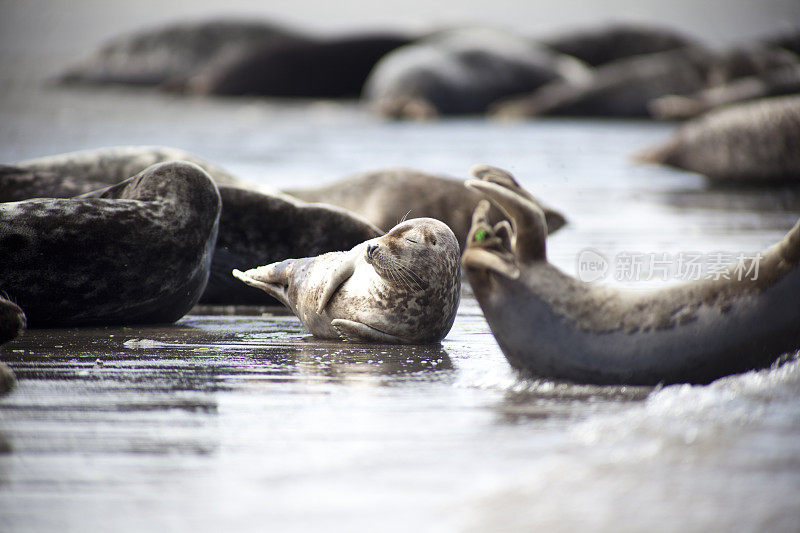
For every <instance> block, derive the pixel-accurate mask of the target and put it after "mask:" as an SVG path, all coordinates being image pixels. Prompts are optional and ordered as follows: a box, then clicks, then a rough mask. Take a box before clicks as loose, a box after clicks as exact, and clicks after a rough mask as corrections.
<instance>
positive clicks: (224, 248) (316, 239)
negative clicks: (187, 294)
mask: <svg viewBox="0 0 800 533" xmlns="http://www.w3.org/2000/svg"><path fill="white" fill-rule="evenodd" d="M176 158H177V159H180V158H185V159H186V160H189V161H192V162H194V163H197V164H198V165H199V166H201V167H203V168H204V169H206V170H207V171H208V172H209V174H210V175H211V176H212V178H214V180H215V181H216V182H217V183H220V184H221V185H220V186H219V193H220V197H221V198H222V214H221V215H220V222H219V233H218V237H217V244H216V247H215V249H214V255H213V260H212V263H211V274H210V278H209V282H208V285H207V286H206V290H205V292H203V296H202V297H201V298H200V303H204V304H214V305H217V304H218V305H240V304H253V305H276V304H277V302H276V301H275V300H274V299H273V298H271V297H270V296H269V295H267V294H266V293H264V292H263V291H260V290H257V289H254V288H252V287H249V286H247V285H243V284H242V283H239V282H238V281H236V280H235V279H233V278H232V277H231V275H230V272H231V269H233V268H235V267H240V268H250V267H256V266H259V265H264V264H268V263H274V262H276V261H281V260H283V259H287V258H289V257H308V256H313V255H319V254H322V253H325V252H331V251H339V250H349V249H350V248H352V247H353V246H355V245H356V244H358V243H361V242H363V241H365V240H367V239H371V238H374V237H377V236H379V235H381V231H379V230H378V229H377V228H376V227H375V226H373V225H372V224H370V223H369V222H367V221H366V220H364V219H363V218H361V217H359V216H358V215H356V214H354V213H350V212H348V211H346V210H345V209H341V208H339V207H336V206H333V205H323V204H308V203H306V202H303V201H300V200H297V199H295V198H292V197H290V196H287V195H283V194H280V193H271V194H264V193H262V191H265V190H267V189H266V188H265V187H261V186H256V185H254V186H253V187H254V188H257V189H258V190H250V188H249V187H248V188H242V187H247V186H249V184H248V183H247V182H244V181H242V180H240V179H238V178H236V177H235V176H232V175H230V174H229V173H228V172H226V171H224V170H223V169H221V168H219V167H217V166H216V165H214V164H212V163H209V162H208V161H205V160H203V159H200V158H199V157H197V156H195V155H193V154H189V153H188V152H184V151H183V150H177V149H174V148H165V147H148V146H124V147H111V148H100V149H95V150H84V151H80V152H72V153H67V154H59V155H54V156H47V157H42V158H38V159H32V160H29V161H24V162H21V163H17V165H21V166H0V202H4V201H5V202H10V201H20V200H27V199H30V198H69V197H72V196H77V195H80V194H84V193H86V192H89V191H93V190H96V189H99V188H102V187H105V186H106V185H108V184H112V183H117V182H119V181H122V180H123V179H125V178H127V177H128V176H129V175H133V174H136V173H138V172H139V171H141V170H143V169H145V168H147V167H148V166H150V165H151V164H152V163H153V162H159V161H162V160H166V161H170V160H174V159H176ZM129 173H130V174H129ZM222 184H231V185H234V186H227V185H222ZM462 188H463V187H462Z"/></svg>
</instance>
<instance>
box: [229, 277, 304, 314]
mask: <svg viewBox="0 0 800 533" xmlns="http://www.w3.org/2000/svg"><path fill="white" fill-rule="evenodd" d="M263 268H266V267H259V268H253V269H251V270H248V271H247V272H242V271H241V270H237V269H234V270H233V272H231V273H232V274H233V276H234V277H235V278H237V279H239V280H241V281H243V282H245V283H247V284H248V285H250V286H251V287H256V288H257V289H261V290H262V291H264V292H266V293H267V294H269V295H270V296H272V297H273V298H275V299H276V300H278V301H279V302H281V303H282V304H283V305H285V306H287V307H291V306H290V305H289V298H288V294H287V287H286V286H285V285H281V284H279V283H270V282H268V281H261V280H259V279H256V276H257V275H258V270H260V269H263Z"/></svg>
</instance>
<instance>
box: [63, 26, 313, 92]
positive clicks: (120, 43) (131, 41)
mask: <svg viewBox="0 0 800 533" xmlns="http://www.w3.org/2000/svg"><path fill="white" fill-rule="evenodd" d="M298 39H303V37H302V36H300V35H299V34H297V33H295V32H293V31H291V30H289V29H286V28H283V27H280V26H277V25H275V24H271V23H268V22H260V21H257V22H251V21H236V20H211V21H205V22H200V23H194V22H192V23H179V24H168V25H165V26H159V27H157V28H153V29H147V30H144V31H140V32H135V33H132V34H129V35H123V36H121V37H118V38H116V39H113V40H112V41H110V42H108V43H107V44H106V45H105V46H103V47H102V48H101V49H100V50H99V51H98V52H96V53H95V54H93V55H92V56H91V57H89V58H87V59H86V60H85V61H83V62H81V63H80V64H78V65H75V66H73V67H70V68H69V69H67V70H66V71H65V72H64V73H62V74H61V75H60V77H59V79H60V81H61V82H63V83H87V84H103V83H126V84H135V85H161V84H166V85H171V84H178V85H180V84H181V83H183V82H184V81H185V79H186V78H187V77H189V76H191V75H193V74H195V73H196V72H197V71H198V70H199V69H200V68H202V67H203V66H205V65H207V64H208V63H209V62H214V61H215V60H219V58H224V57H226V56H229V55H233V54H238V53H240V52H241V51H242V50H247V49H250V48H252V47H254V46H265V45H267V44H268V43H285V42H291V41H294V40H298Z"/></svg>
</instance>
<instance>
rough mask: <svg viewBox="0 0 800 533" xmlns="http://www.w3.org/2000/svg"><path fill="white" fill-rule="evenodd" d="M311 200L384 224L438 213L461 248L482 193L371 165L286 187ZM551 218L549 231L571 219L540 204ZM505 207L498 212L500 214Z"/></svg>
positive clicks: (448, 181)
mask: <svg viewBox="0 0 800 533" xmlns="http://www.w3.org/2000/svg"><path fill="white" fill-rule="evenodd" d="M283 192H285V193H287V194H289V195H291V196H294V197H295V198H300V199H301V200H305V201H307V202H325V203H328V204H333V205H337V206H340V207H343V208H345V209H347V210H349V211H351V212H353V213H358V214H359V215H361V216H363V217H364V218H366V219H367V220H369V221H370V222H371V223H373V224H375V225H376V226H377V227H378V228H380V229H382V230H384V231H385V230H389V229H391V228H392V227H393V226H394V225H395V224H397V223H398V222H400V221H401V220H404V219H405V218H408V217H409V216H410V217H411V218H435V219H437V220H441V221H442V222H444V223H445V224H447V225H448V226H450V229H451V230H453V233H454V234H455V236H456V239H457V240H458V244H459V246H460V247H461V249H462V250H463V249H464V244H465V243H466V239H467V232H468V231H469V226H470V221H471V218H472V211H473V210H474V209H475V206H476V205H477V204H478V201H480V199H481V195H480V194H478V193H475V192H474V191H469V190H467V189H466V188H464V185H463V182H462V181H460V180H456V179H454V178H450V177H447V176H439V175H435V174H429V173H426V172H421V171H419V170H415V169H411V168H385V169H376V170H368V171H366V172H360V173H358V174H354V175H352V176H348V177H345V178H342V179H341V180H337V181H335V182H333V183H330V184H328V185H322V186H320V187H316V188H313V189H284V191H283ZM539 206H540V207H541V208H542V210H543V211H544V215H545V219H546V220H547V232H548V233H553V232H554V231H557V230H558V229H559V228H561V227H563V226H564V224H566V218H564V215H562V214H561V213H559V212H558V211H556V210H555V209H552V208H550V207H548V206H546V205H543V204H541V203H540V204H539ZM499 217H500V213H499V212H493V213H492V218H493V219H497V220H499Z"/></svg>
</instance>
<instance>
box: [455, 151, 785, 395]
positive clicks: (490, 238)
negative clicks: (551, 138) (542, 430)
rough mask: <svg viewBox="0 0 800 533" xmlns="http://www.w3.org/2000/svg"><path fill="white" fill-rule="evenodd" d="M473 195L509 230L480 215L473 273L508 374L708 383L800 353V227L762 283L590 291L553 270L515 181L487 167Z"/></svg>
mask: <svg viewBox="0 0 800 533" xmlns="http://www.w3.org/2000/svg"><path fill="white" fill-rule="evenodd" d="M471 172H472V175H473V176H475V177H476V178H478V179H473V180H469V181H468V182H467V187H469V188H471V189H473V190H477V191H480V192H481V193H483V194H484V195H485V196H486V197H487V198H488V199H489V200H490V201H491V202H492V203H493V204H494V205H495V206H497V207H498V208H499V209H500V210H501V211H502V212H503V213H504V215H505V217H506V220H504V221H502V222H500V223H498V224H496V225H495V226H491V225H489V223H488V222H487V218H486V211H487V210H488V204H487V203H483V204H479V206H478V207H477V208H476V210H475V212H474V215H473V223H472V229H471V230H470V234H469V236H468V244H467V248H466V250H465V252H464V256H463V260H462V262H463V264H464V266H465V270H466V273H467V277H468V279H469V281H470V284H471V285H472V289H473V291H474V293H475V297H476V298H477V300H478V303H479V304H480V306H481V309H483V312H484V314H485V316H486V320H487V321H488V322H489V326H490V327H491V330H492V333H493V334H494V336H495V338H496V339H497V342H498V344H499V345H500V347H501V349H502V350H503V353H504V354H505V356H506V358H507V359H508V361H509V363H510V364H511V365H512V366H513V367H514V368H516V369H518V370H520V371H522V372H523V373H525V374H527V375H532V376H539V377H546V378H553V379H564V380H569V381H575V382H581V383H598V384H640V385H655V384H657V383H680V382H691V383H706V382H709V381H711V380H714V379H716V378H719V377H721V376H725V375H728V374H732V373H736V372H743V371H746V370H750V369H755V368H762V367H765V366H768V365H770V364H771V363H772V362H773V361H775V360H776V358H778V357H779V356H781V355H782V354H784V353H787V352H792V351H795V350H797V348H798V347H800V303H798V302H800V223H798V224H796V225H795V226H794V228H792V230H791V231H790V232H789V233H788V234H787V236H786V237H785V238H784V239H783V240H782V241H781V242H780V243H778V244H777V245H776V246H774V247H772V248H770V249H769V250H767V251H765V252H763V253H762V259H761V260H760V262H759V274H758V277H757V279H748V278H747V277H745V278H744V279H741V280H739V279H738V278H737V276H736V275H735V274H734V273H733V270H732V269H733V268H734V267H731V270H730V271H729V272H728V274H729V275H728V278H730V279H724V277H723V278H722V279H719V280H713V281H712V280H704V281H697V282H689V283H684V284H681V285H676V286H671V287H667V288H664V289H660V290H654V291H650V292H643V291H631V290H619V289H613V288H610V287H603V286H599V285H593V284H589V283H583V282H581V281H578V280H576V279H575V278H572V277H571V276H568V275H566V274H565V273H563V272H561V271H560V270H558V269H557V268H556V267H554V266H553V265H551V264H550V263H548V261H547V257H546V250H545V235H546V228H545V222H544V216H543V214H542V210H541V209H540V208H539V207H538V205H537V204H536V203H535V202H533V201H531V196H530V193H528V192H527V191H525V190H523V189H522V188H521V187H519V185H517V184H516V182H514V181H513V178H512V180H511V181H509V179H508V178H509V177H510V174H508V173H507V172H505V171H502V170H500V169H496V168H493V167H488V166H480V167H475V168H473V169H472V171H471Z"/></svg>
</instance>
